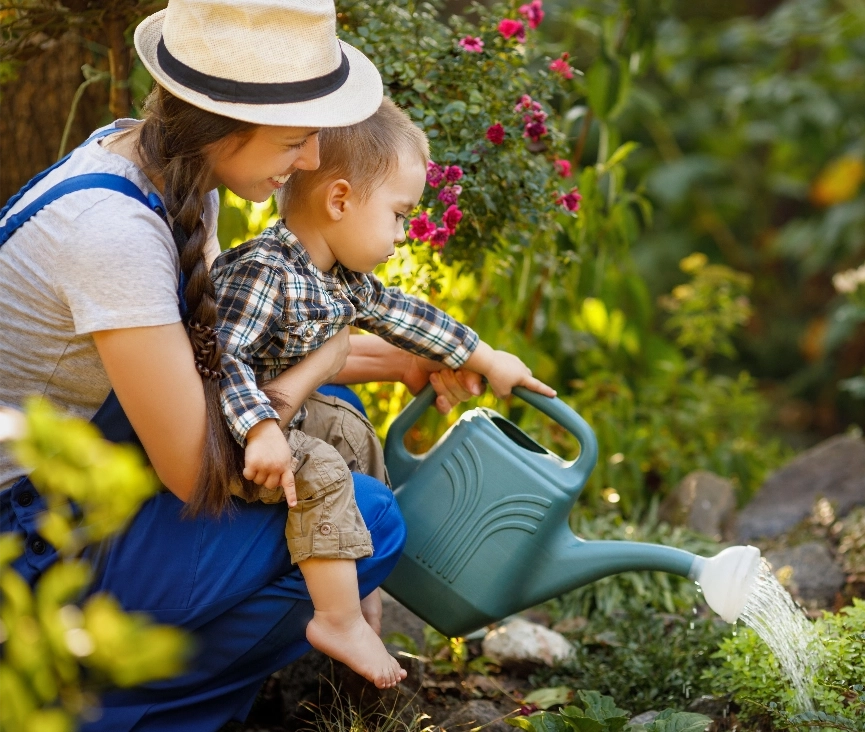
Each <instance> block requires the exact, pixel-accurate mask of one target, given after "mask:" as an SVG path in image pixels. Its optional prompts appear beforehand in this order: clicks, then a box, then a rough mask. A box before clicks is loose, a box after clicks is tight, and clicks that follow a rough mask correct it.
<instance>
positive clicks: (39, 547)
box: [30, 539, 48, 554]
mask: <svg viewBox="0 0 865 732" xmlns="http://www.w3.org/2000/svg"><path fill="white" fill-rule="evenodd" d="M30 548H31V549H32V550H33V553H34V554H44V553H45V550H46V549H47V548H48V544H46V543H45V540H44V539H34V540H33V541H32V542H30Z"/></svg>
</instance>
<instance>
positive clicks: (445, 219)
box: [442, 205, 463, 234]
mask: <svg viewBox="0 0 865 732" xmlns="http://www.w3.org/2000/svg"><path fill="white" fill-rule="evenodd" d="M462 218H463V212H462V211H460V210H459V208H458V207H457V206H456V205H453V206H448V208H447V210H446V211H445V212H444V215H443V216H442V223H443V224H444V225H445V229H447V232H448V234H453V233H454V232H455V231H456V230H457V224H459V222H460V221H462Z"/></svg>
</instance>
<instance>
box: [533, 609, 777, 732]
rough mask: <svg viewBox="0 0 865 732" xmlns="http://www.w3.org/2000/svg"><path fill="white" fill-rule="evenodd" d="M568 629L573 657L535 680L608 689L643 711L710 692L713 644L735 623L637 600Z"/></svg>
mask: <svg viewBox="0 0 865 732" xmlns="http://www.w3.org/2000/svg"><path fill="white" fill-rule="evenodd" d="M566 634H567V636H568V638H569V640H571V642H572V643H573V645H574V656H573V658H572V659H571V660H570V661H568V662H567V663H565V664H564V665H562V666H559V667H558V668H555V669H545V670H543V671H539V672H537V673H536V674H535V675H534V676H533V677H532V679H531V681H532V683H533V684H534V685H541V686H554V685H555V686H559V685H562V686H568V687H570V688H576V689H602V690H604V693H607V694H611V695H612V696H613V697H614V698H616V699H623V700H625V699H626V700H627V703H628V705H629V706H630V707H631V708H632V711H633V713H634V714H639V713H641V712H644V711H647V710H649V709H655V710H657V709H663V708H664V706H667V705H669V706H674V707H677V708H680V709H681V708H687V707H688V705H689V704H690V703H691V701H693V699H695V698H697V697H698V696H700V695H701V694H705V693H708V692H709V689H710V687H709V684H708V683H707V682H706V681H704V680H703V679H702V678H701V675H702V674H703V673H704V672H705V671H706V670H707V669H710V668H712V667H713V666H715V665H717V664H718V662H717V661H716V660H714V659H713V658H712V649H713V648H715V647H717V645H718V644H719V643H720V642H721V641H722V640H723V639H724V638H726V637H727V636H729V634H730V626H729V625H727V624H726V623H724V622H723V621H719V620H718V619H717V618H715V617H706V616H702V615H700V616H698V615H696V614H693V615H691V614H683V615H677V614H670V613H658V612H655V611H653V610H650V609H648V608H645V607H637V606H634V607H631V608H629V609H627V610H619V611H617V612H616V613H615V614H614V615H612V616H611V617H600V616H598V617H597V618H595V619H592V620H590V621H589V622H588V623H587V624H585V625H584V626H582V627H581V628H579V629H578V630H574V631H569V632H567V633H566ZM763 698H764V697H763ZM701 729H702V728H701Z"/></svg>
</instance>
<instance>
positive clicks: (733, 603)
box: [689, 546, 760, 623]
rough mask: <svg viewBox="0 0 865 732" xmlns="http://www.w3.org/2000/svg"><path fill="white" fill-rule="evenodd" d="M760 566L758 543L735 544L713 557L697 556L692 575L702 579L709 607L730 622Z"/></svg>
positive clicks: (738, 612)
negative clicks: (749, 544) (754, 544)
mask: <svg viewBox="0 0 865 732" xmlns="http://www.w3.org/2000/svg"><path fill="white" fill-rule="evenodd" d="M759 569H760V550H759V549H758V548H757V547H755V546H731V547H728V548H727V549H724V551H722V552H721V553H720V554H717V555H715V556H714V557H710V558H709V559H706V558H705V557H697V559H696V560H695V561H694V564H693V566H692V567H691V572H690V574H689V577H690V578H691V579H692V580H695V581H696V582H698V583H699V585H700V587H701V588H702V589H703V596H704V597H705V598H706V602H707V603H708V604H709V607H710V608H712V610H714V611H715V612H716V613H718V615H720V616H721V617H722V618H724V620H726V621H727V622H728V623H735V622H736V619H737V618H738V617H739V616H740V615H741V614H742V610H743V609H744V607H745V601H746V600H747V599H748V595H750V594H751V590H752V589H753V586H754V580H755V579H756V577H757V572H758V571H759Z"/></svg>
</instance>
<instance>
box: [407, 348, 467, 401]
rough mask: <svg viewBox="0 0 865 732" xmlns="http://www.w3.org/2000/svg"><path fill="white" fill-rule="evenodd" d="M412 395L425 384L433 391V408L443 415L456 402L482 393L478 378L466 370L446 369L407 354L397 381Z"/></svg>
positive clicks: (436, 363)
mask: <svg viewBox="0 0 865 732" xmlns="http://www.w3.org/2000/svg"><path fill="white" fill-rule="evenodd" d="M400 381H402V383H404V384H405V385H406V386H407V387H408V390H409V391H410V392H411V393H412V394H417V393H418V392H419V391H420V390H421V389H423V388H424V387H425V386H426V385H427V382H429V383H430V384H432V387H433V389H435V392H436V400H435V407H436V409H438V411H439V412H441V413H442V414H447V413H448V412H449V411H450V410H451V409H453V408H454V407H455V406H456V405H457V404H459V403H460V402H464V401H467V400H468V399H471V398H472V397H473V396H480V395H481V394H483V393H484V384H483V381H482V379H481V375H480V374H478V373H475V372H474V371H468V370H466V369H459V370H457V371H454V370H453V369H449V368H446V367H444V366H442V364H440V363H438V362H437V361H431V360H430V359H428V358H421V357H420V356H414V355H410V358H409V360H408V363H407V365H406V369H405V372H404V373H403V376H402V378H401V379H400Z"/></svg>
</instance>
